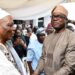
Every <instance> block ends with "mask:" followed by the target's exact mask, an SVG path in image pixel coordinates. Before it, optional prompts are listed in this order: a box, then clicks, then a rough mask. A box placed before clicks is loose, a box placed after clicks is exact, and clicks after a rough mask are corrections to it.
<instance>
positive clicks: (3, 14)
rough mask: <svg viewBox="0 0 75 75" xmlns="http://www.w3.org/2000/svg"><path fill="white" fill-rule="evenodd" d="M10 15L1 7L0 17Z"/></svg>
mask: <svg viewBox="0 0 75 75" xmlns="http://www.w3.org/2000/svg"><path fill="white" fill-rule="evenodd" d="M8 15H10V14H9V13H8V12H7V11H5V10H3V9H1V8H0V19H2V18H4V17H5V16H8Z"/></svg>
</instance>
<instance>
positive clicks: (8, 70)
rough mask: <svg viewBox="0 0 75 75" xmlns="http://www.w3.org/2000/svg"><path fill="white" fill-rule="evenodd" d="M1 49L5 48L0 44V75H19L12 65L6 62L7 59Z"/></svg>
mask: <svg viewBox="0 0 75 75" xmlns="http://www.w3.org/2000/svg"><path fill="white" fill-rule="evenodd" d="M2 46H3V47H2ZM3 49H6V48H5V46H4V45H2V44H1V43H0V75H21V74H20V73H19V72H18V70H17V69H16V68H15V67H14V65H13V64H12V63H11V62H10V61H8V59H7V58H6V56H5V55H4V53H3V52H2V50H3Z"/></svg>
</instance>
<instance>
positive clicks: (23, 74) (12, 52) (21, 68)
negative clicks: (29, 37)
mask: <svg viewBox="0 0 75 75" xmlns="http://www.w3.org/2000/svg"><path fill="white" fill-rule="evenodd" d="M7 45H8V48H9V50H10V52H11V54H12V56H13V58H14V60H15V62H16V64H17V67H18V69H19V71H20V72H21V74H22V75H26V68H25V67H24V65H23V63H22V61H21V59H20V58H19V56H18V54H17V53H16V51H15V49H14V48H13V47H12V46H11V45H10V43H9V42H7Z"/></svg>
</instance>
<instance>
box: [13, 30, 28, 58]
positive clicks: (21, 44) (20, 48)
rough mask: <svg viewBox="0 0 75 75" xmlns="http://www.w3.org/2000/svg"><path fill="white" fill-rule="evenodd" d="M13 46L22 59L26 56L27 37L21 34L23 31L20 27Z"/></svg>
mask: <svg viewBox="0 0 75 75" xmlns="http://www.w3.org/2000/svg"><path fill="white" fill-rule="evenodd" d="M13 47H14V48H15V50H16V52H17V53H18V55H19V57H20V58H21V59H22V58H23V57H26V55H27V50H26V48H27V46H26V41H25V37H24V36H23V35H22V34H21V31H20V30H19V29H17V30H16V32H15V35H14V37H13Z"/></svg>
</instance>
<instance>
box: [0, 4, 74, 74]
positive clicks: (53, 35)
mask: <svg viewBox="0 0 75 75" xmlns="http://www.w3.org/2000/svg"><path fill="white" fill-rule="evenodd" d="M68 13H69V12H68V11H67V10H66V9H65V8H64V7H63V6H61V5H57V6H55V7H54V9H53V10H52V12H51V23H49V24H48V27H47V29H45V28H44V27H40V28H37V29H36V28H35V29H34V30H35V31H33V28H31V27H27V28H25V29H24V30H23V29H22V27H18V25H15V24H14V23H13V17H12V16H11V15H10V14H9V13H8V12H7V11H5V10H3V9H0V75H27V71H26V67H25V66H24V64H23V62H22V59H23V58H25V59H26V61H27V63H28V66H29V70H30V75H39V74H40V75H74V74H75V32H74V31H75V30H74V29H73V28H72V27H71V26H68V23H72V24H75V21H74V20H68V18H67V16H68Z"/></svg>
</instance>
